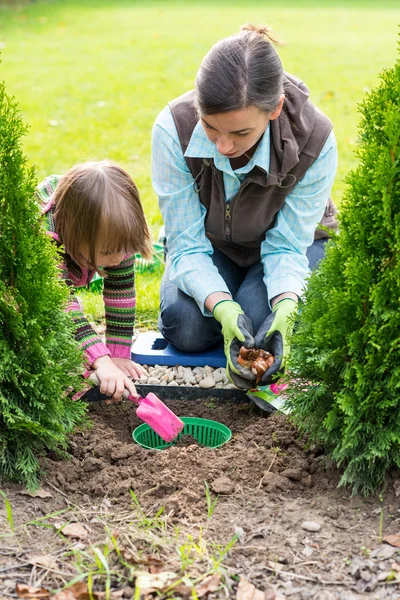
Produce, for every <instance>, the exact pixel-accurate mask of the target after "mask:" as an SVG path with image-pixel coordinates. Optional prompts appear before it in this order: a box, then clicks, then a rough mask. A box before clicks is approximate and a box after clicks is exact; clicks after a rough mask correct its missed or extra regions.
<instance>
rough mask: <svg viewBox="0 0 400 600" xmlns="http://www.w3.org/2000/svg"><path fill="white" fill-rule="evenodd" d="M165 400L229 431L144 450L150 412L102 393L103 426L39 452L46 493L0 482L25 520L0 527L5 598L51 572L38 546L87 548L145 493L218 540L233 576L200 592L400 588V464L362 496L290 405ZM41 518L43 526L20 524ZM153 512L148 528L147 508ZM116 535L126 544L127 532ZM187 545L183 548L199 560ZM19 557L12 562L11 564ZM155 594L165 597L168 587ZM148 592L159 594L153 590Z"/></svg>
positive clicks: (267, 598)
mask: <svg viewBox="0 0 400 600" xmlns="http://www.w3.org/2000/svg"><path fill="white" fill-rule="evenodd" d="M168 406H169V407H170V408H171V409H172V410H173V411H174V412H175V413H177V414H178V415H179V416H196V417H204V418H208V419H213V420H215V421H219V422H221V423H224V424H225V425H227V426H228V427H230V428H231V430H232V434H233V435H232V439H231V441H229V442H228V443H227V444H225V445H224V446H222V447H221V448H217V449H211V448H205V447H201V446H199V445H196V444H190V445H184V446H176V447H170V448H168V449H166V450H164V451H154V450H146V449H143V448H141V447H140V446H138V445H137V444H135V443H133V442H132V431H133V429H134V428H135V427H136V426H137V425H139V424H140V422H139V420H138V419H137V417H136V414H135V407H134V405H132V404H130V403H126V402H124V403H120V404H112V405H107V406H106V405H105V404H104V403H93V404H91V405H90V407H89V412H90V416H91V418H92V421H93V427H92V429H91V430H89V431H85V432H82V433H77V434H76V435H74V436H73V437H72V438H71V440H70V447H69V452H70V454H71V456H72V458H71V459H70V460H67V461H65V460H61V459H60V457H57V456H55V455H49V456H47V457H45V458H44V459H43V468H44V469H45V477H44V480H43V482H42V483H43V484H42V488H41V492H44V493H42V494H41V495H44V496H46V497H43V498H41V497H39V496H36V497H31V496H29V495H25V490H23V489H22V488H21V486H18V485H13V484H12V485H10V484H8V485H7V484H4V485H3V486H2V488H3V490H4V491H5V493H6V495H7V498H8V501H9V502H10V505H11V507H12V511H13V520H14V527H17V530H18V532H19V533H18V534H17V533H15V534H14V535H11V534H10V532H9V525H10V524H9V519H7V513H6V511H5V510H4V511H3V513H2V520H1V523H0V525H1V528H2V531H3V533H4V532H7V531H8V535H5V537H4V536H3V537H2V538H1V539H0V558H1V561H0V587H1V584H2V587H1V590H2V592H3V596H2V595H1V594H0V598H3V597H4V598H9V597H10V598H11V597H17V595H16V594H15V582H16V581H18V572H19V576H20V577H22V579H19V581H20V582H25V583H26V584H28V583H31V584H32V582H33V581H34V579H33V578H34V577H37V576H38V573H43V571H40V570H39V571H38V569H39V567H38V565H37V564H36V566H34V567H33V570H34V575H32V572H33V571H32V561H31V563H30V562H29V561H30V559H29V556H31V554H32V552H33V551H34V552H35V553H36V554H38V553H39V554H41V555H46V556H48V555H52V556H56V557H57V556H58V557H59V556H60V553H62V551H63V549H64V550H65V546H64V547H63V546H62V544H63V543H64V544H65V543H66V540H67V539H68V542H70V544H71V546H70V547H69V548H72V549H73V550H74V549H75V551H76V549H78V550H79V548H81V549H82V548H83V549H84V548H85V545H87V544H89V542H91V543H93V542H94V541H95V540H96V539H97V538H96V535H97V536H99V535H103V534H104V523H105V522H106V521H107V519H109V520H110V522H112V523H113V527H117V529H118V522H120V523H123V522H125V521H124V518H122V516H121V515H126V513H127V509H128V508H129V510H130V511H132V510H133V508H135V507H136V509H137V507H138V505H140V509H138V510H139V512H140V514H141V515H142V518H143V519H145V518H147V519H151V518H155V519H157V517H156V516H155V515H157V514H159V515H160V514H161V515H162V518H164V519H166V520H168V523H169V524H170V525H171V527H173V528H175V529H176V528H182V529H183V530H184V531H186V532H191V533H190V534H185V535H189V537H187V539H189V540H193V539H198V538H195V537H194V536H195V534H194V533H193V532H197V533H196V535H197V536H198V535H200V536H201V535H202V534H201V531H202V528H204V531H205V533H204V535H206V537H207V539H209V540H211V541H210V544H211V545H212V548H217V550H218V548H219V552H220V555H221V556H222V554H223V560H221V561H220V562H221V565H223V569H224V576H223V577H222V576H221V577H222V578H221V580H220V583H221V585H219V586H218V585H217V586H214V587H213V586H212V585H211V584H210V586H209V588H207V587H206V588H205V590H206V591H205V592H204V590H203V592H204V593H203V592H202V593H203V597H209V598H226V597H232V598H238V599H239V598H240V600H262V599H264V600H273V599H283V598H291V599H292V600H303V599H306V598H313V599H318V598H319V599H327V600H329V599H337V600H356V599H361V598H376V599H383V598H400V577H399V573H400V551H399V548H398V546H400V536H399V537H396V536H395V535H394V534H398V533H399V531H400V478H398V474H397V473H392V474H390V475H389V476H388V478H387V482H386V485H385V489H384V490H382V492H381V494H380V495H377V496H373V497H369V498H363V497H359V496H352V495H351V492H350V491H349V490H348V489H346V488H344V487H338V483H339V480H340V472H338V471H337V470H336V469H335V468H334V467H332V466H331V465H329V464H328V463H327V461H326V459H325V457H324V454H323V452H322V450H321V449H320V448H318V447H315V446H314V445H312V444H307V440H304V439H300V438H299V435H298V432H297V431H296V429H295V428H294V427H293V426H292V425H291V423H290V421H289V420H288V418H287V417H285V416H283V415H281V414H278V413H274V414H273V415H272V416H269V417H265V416H264V415H262V414H261V413H260V412H259V410H258V409H257V408H256V407H255V406H253V405H250V404H246V403H243V404H234V403H230V402H221V401H214V400H213V399H212V398H210V399H209V400H208V401H202V402H190V403H188V402H186V403H185V402H183V401H176V402H174V401H171V402H168ZM205 482H206V483H205ZM207 488H208V490H209V491H206V490H207ZM207 496H208V498H207ZM216 498H217V501H216V503H215V506H214V505H213V501H214V499H216ZM132 507H133V508H132ZM162 507H163V509H162ZM59 511H61V512H59ZM63 511H66V512H64V513H63ZM68 511H69V512H68ZM49 515H53V516H49ZM54 515H55V516H54ZM71 515H72V516H71ZM119 515H120V516H119ZM38 519H42V524H43V525H44V524H46V527H44V526H43V527H41V526H40V524H38V523H36V524H35V523H34V524H33V525H28V526H24V527H22V528H21V527H20V525H21V524H22V523H28V522H31V521H35V520H36V521H37V520H38ZM130 519H131V520H132V517H131V516H130ZM128 520H129V519H128ZM66 522H68V523H69V524H71V523H72V524H75V525H77V524H82V525H83V527H84V528H85V532H86V533H85V535H78V534H77V535H76V536H73V535H72V536H69V537H68V538H67V537H66V536H63V535H60V533H57V530H60V529H61V531H62V527H63V526H64V525H65V523H66ZM115 524H117V525H115ZM199 524H202V526H201V527H199ZM147 525H148V528H150V529H151V521H147ZM18 527H19V529H18ZM115 535H116V536H117V537H118V535H120V534H119V533H116V534H115ZM190 535H191V536H192V537H190ZM390 536H392V537H390ZM145 537H146V536H144V538H143V540H142V542H141V541H140V539H139V538H140V535H139V536H138V535H136V541H135V542H134V543H135V548H136V550H138V549H139V550H140V552H146V551H147V550H148V549H146V539H145ZM74 538H75V539H74ZM232 539H233V541H234V542H235V543H234V544H233V543H232V545H231V544H230V541H232ZM388 542H390V543H388ZM120 543H121V547H124V544H125V542H124V540H123V539H122V538H121V542H120ZM74 544H75V546H74ZM189 546H190V545H188V546H187V547H188V548H189ZM183 547H185V545H183ZM181 548H182V546H181ZM224 549H225V551H224ZM191 551H192V550H190V549H189V550H186V552H187V554H188V557H189V558H190V557H191V559H190V560H192V559H193V555H191V554H190V552H191ZM157 552H158V560H162V564H163V565H164V567H163V569H164V570H165V569H167V568H168V570H169V571H170V570H171V569H175V570H176V569H177V568H178V567H177V563H176V562H174V561H175V557H176V554H177V553H176V548H174V550H171V549H170V550H168V549H166V547H165V546H164V547H163V545H162V544H161V542H160V544H159V548H158V549H157V548H153V549H152V555H153V554H157ZM182 552H183V551H182V549H181V551H180V560H181V562H180V568H181V569H183V568H184V566H185V565H183V563H182V561H183V558H182V556H183V554H184V552H183V554H182ZM171 553H172V554H171ZM221 553H222V554H221ZM178 554H179V553H178ZM203 558H204V557H203ZM139 562H140V561H139ZM187 562H188V564H189V562H190V561H189V559H188V561H187ZM192 562H194V559H193V560H192ZM10 563H12V564H11V567H14V568H11V569H10V568H8V566H9V565H10ZM18 564H20V565H21V567H18ZM142 568H143V565H142ZM146 568H147V569H149V567H148V566H147V567H146ZM35 569H36V570H35ZM59 570H60V568H59ZM154 570H155V567H153V571H154ZM159 570H160V568H159ZM53 571H57V569H53ZM14 572H16V574H15V573H14ZM51 573H52V570H51V569H50V570H48V571H47V573H46V576H49V574H50V575H51ZM14 575H15V576H14ZM28 575H29V580H28V579H27V578H28ZM53 575H54V573H53ZM24 577H25V579H24ZM43 577H44V576H43ZM43 577H42V579H40V581H41V582H42V583H43V582H45V581H46V579H45V577H44V578H43ZM54 577H55V575H54ZM217 577H220V575H217ZM240 578H241V579H242V584H241V588H240V589H239V591H238V581H239V579H240ZM61 581H64V582H65V579H64V580H62V578H61ZM243 582H245V584H244V583H243ZM222 583H223V585H222ZM58 585H60V581H59V582H58ZM114 585H115V590H119V593H120V594H121V595H119V596H118V597H124V598H125V597H126V598H127V597H132V594H133V587H132V585H134V584H132V583H130V584H128V583H125V584H124V585H122V584H120V585H121V587H120V588H119V587H118V584H117V582H114ZM243 585H246V586H247V587H245V588H243ZM7 586H8V587H7ZM215 587H217V589H214V588H215ZM46 589H47V588H46ZM7 590H8V592H7ZM160 590H161V591H160ZM185 590H186V591H185ZM6 592H7V593H8V595H7V593H6ZM130 594H131V595H130ZM156 594H158V597H164V596H163V595H162V588H159V591H158V592H157V593H156V592H154V597H155V595H156ZM26 597H29V596H26ZM32 597H35V596H32ZM75 597H77V598H78V596H71V599H73V600H74V599H75ZM98 597H99V598H100V597H102V596H98ZM104 597H105V596H104ZM115 597H117V596H115ZM141 597H143V598H145V597H148V598H152V597H153V593H152V592H151V591H150V592H148V594H147V596H146V595H144V596H141ZM165 597H172V596H168V594H166V595H165ZM173 597H175V598H179V597H182V598H186V597H191V596H190V592H189V588H188V587H187V586H186V588H185V587H183V588H182V587H181V589H180V592H176V593H175V596H173ZM192 597H195V596H192ZM198 597H201V594H200V596H198ZM82 598H83V596H82Z"/></svg>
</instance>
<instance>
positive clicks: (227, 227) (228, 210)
mask: <svg viewBox="0 0 400 600" xmlns="http://www.w3.org/2000/svg"><path fill="white" fill-rule="evenodd" d="M225 237H226V238H227V239H228V240H230V237H231V201H230V200H229V201H228V202H227V203H226V205H225Z"/></svg>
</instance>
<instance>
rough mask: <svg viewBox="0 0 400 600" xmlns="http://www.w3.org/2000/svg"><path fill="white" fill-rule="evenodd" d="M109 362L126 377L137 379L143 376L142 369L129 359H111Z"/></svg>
mask: <svg viewBox="0 0 400 600" xmlns="http://www.w3.org/2000/svg"><path fill="white" fill-rule="evenodd" d="M111 360H112V361H113V363H114V364H115V365H117V367H118V368H119V369H121V371H123V373H125V375H128V377H133V379H139V378H140V377H141V375H144V374H145V371H144V369H143V367H141V366H140V365H138V364H137V363H135V362H133V360H131V359H130V358H111Z"/></svg>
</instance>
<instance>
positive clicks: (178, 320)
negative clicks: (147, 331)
mask: <svg viewBox="0 0 400 600" xmlns="http://www.w3.org/2000/svg"><path fill="white" fill-rule="evenodd" d="M159 328H160V331H161V333H162V334H163V336H164V337H165V339H167V340H168V341H169V342H171V344H173V345H174V346H175V347H176V348H178V350H181V351H182V352H204V351H205V350H207V349H208V348H210V346H213V345H215V344H217V343H218V342H219V341H220V340H221V327H220V325H219V323H217V321H216V320H215V319H214V318H213V317H205V316H204V315H203V314H202V313H201V311H200V309H199V308H198V306H197V304H196V303H194V302H193V303H192V302H190V303H189V302H186V303H184V305H183V304H182V303H181V302H175V303H172V304H169V305H167V306H164V307H163V310H162V311H161V313H160V317H159Z"/></svg>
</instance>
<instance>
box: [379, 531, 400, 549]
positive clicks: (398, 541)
mask: <svg viewBox="0 0 400 600" xmlns="http://www.w3.org/2000/svg"><path fill="white" fill-rule="evenodd" d="M383 541H384V542H386V543H387V544H390V545H391V546H395V547H396V548H400V533H394V534H393V535H385V537H384V538H383Z"/></svg>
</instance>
